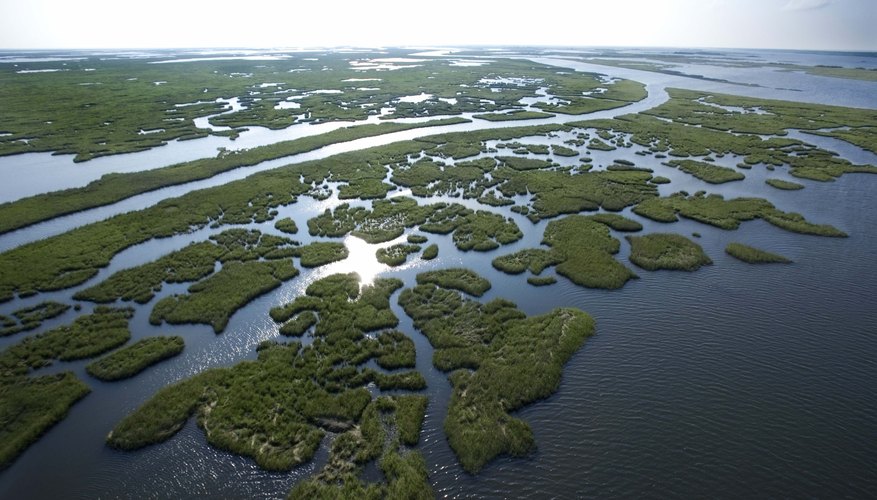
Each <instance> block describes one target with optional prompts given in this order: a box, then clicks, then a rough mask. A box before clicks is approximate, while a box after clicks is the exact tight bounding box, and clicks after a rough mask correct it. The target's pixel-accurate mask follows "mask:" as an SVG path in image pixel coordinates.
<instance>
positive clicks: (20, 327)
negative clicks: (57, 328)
mask: <svg viewBox="0 0 877 500" xmlns="http://www.w3.org/2000/svg"><path fill="white" fill-rule="evenodd" d="M69 309H70V306H69V305H67V304H60V303H58V302H54V301H51V300H48V301H45V302H40V303H39V304H37V305H35V306H30V307H25V308H22V309H19V310H17V311H15V312H13V313H12V316H4V315H0V337H5V336H7V335H13V334H16V333H18V332H26V331H29V330H34V329H36V328H39V327H40V325H42V324H43V321H45V320H48V319H52V318H57V317H58V316H60V315H62V314H64V313H65V312H67V311H68V310H69Z"/></svg>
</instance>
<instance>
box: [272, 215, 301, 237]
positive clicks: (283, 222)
mask: <svg viewBox="0 0 877 500" xmlns="http://www.w3.org/2000/svg"><path fill="white" fill-rule="evenodd" d="M274 228H275V229H277V230H278V231H282V232H284V233H286V234H295V233H297V232H298V226H296V225H295V221H294V220H292V219H290V218H289V217H286V218H283V219H280V220H278V221H276V222H275V223H274Z"/></svg>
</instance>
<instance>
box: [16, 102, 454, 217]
mask: <svg viewBox="0 0 877 500" xmlns="http://www.w3.org/2000/svg"><path fill="white" fill-rule="evenodd" d="M466 122H468V120H465V119H463V118H448V119H443V120H432V121H428V122H424V123H416V124H401V123H381V124H369V125H359V126H355V127H345V128H341V129H338V130H334V131H331V132H327V133H325V134H320V135H315V136H310V137H303V138H300V139H294V140H290V141H281V142H277V143H274V144H270V145H266V146H259V147H255V148H251V149H244V150H240V151H225V152H220V153H219V154H218V155H217V156H216V157H214V158H204V159H200V160H193V161H189V162H185V163H178V164H176V165H171V166H168V167H163V168H158V169H153V170H145V171H141V172H131V173H113V174H106V175H104V176H103V177H101V178H100V179H99V180H96V181H93V182H91V183H89V184H88V185H87V186H85V187H81V188H71V189H65V190H62V191H55V192H51V193H46V194H40V195H36V196H31V197H28V198H23V199H21V200H17V201H14V202H8V203H3V204H0V234H2V233H5V232H9V231H12V230H15V229H19V228H22V227H25V226H28V225H31V224H35V223H37V222H41V221H45V220H49V219H52V218H55V217H59V216H61V215H66V214H70V213H74V212H78V211H81V210H87V209H90V208H95V207H99V206H103V205H109V204H112V203H115V202H118V201H121V200H123V199H125V198H129V197H131V196H134V195H137V194H141V193H145V192H148V191H153V190H156V189H160V188H163V187H168V186H173V185H177V184H185V183H187V182H193V181H197V180H201V179H207V178H209V177H212V176H214V175H216V174H219V173H222V172H226V171H228V170H233V169H236V168H240V167H248V166H252V165H256V164H258V163H261V162H263V161H268V160H274V159H277V158H282V157H284V156H291V155H295V154H300V153H306V152H308V151H313V150H316V149H319V148H321V147H324V146H328V145H330V144H337V143H340V142H347V141H352V140H355V139H361V138H364V137H374V136H377V135H383V134H389V133H392V132H400V131H403V130H410V129H414V128H422V127H433V126H442V125H451V124H455V123H466Z"/></svg>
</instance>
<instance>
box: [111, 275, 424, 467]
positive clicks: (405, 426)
mask: <svg viewBox="0 0 877 500" xmlns="http://www.w3.org/2000/svg"><path fill="white" fill-rule="evenodd" d="M400 286H401V282H399V281H398V280H381V279H379V280H376V281H375V283H374V285H372V286H367V287H363V288H362V289H360V287H359V281H358V278H357V277H356V275H333V276H330V277H328V278H324V279H322V280H319V281H317V282H314V283H312V284H311V285H310V286H309V287H308V289H307V291H306V295H303V296H301V297H298V298H297V299H296V300H295V301H293V302H292V303H291V304H287V305H285V306H282V307H279V308H275V309H274V310H272V312H271V315H272V317H273V318H274V319H275V320H276V321H286V320H288V319H289V318H290V317H292V316H293V315H295V314H298V313H300V312H303V311H312V312H314V313H315V316H316V317H317V318H318V322H317V324H316V328H315V330H314V336H315V338H314V340H313V342H312V343H311V344H309V345H307V346H302V345H301V344H300V343H297V342H293V343H290V344H285V345H282V344H278V343H276V342H273V341H266V342H263V343H262V344H261V345H260V346H259V348H258V359H257V360H255V361H245V362H242V363H239V364H237V365H235V366H233V367H231V368H222V369H213V370H209V371H206V372H203V373H201V374H199V375H196V376H195V377H192V378H190V379H187V380H184V381H182V382H180V383H177V384H175V385H173V386H170V387H167V388H165V389H162V390H161V391H159V392H158V393H157V394H156V395H155V396H153V398H152V399H150V400H149V401H147V402H146V403H145V404H144V405H143V406H141V407H140V408H139V409H137V410H136V411H135V412H134V413H132V414H131V415H129V416H127V417H126V418H125V419H124V420H122V421H121V422H120V423H119V424H118V425H117V426H116V427H115V428H114V429H113V431H112V432H111V433H110V435H109V436H108V438H107V442H108V443H109V444H110V445H111V446H113V447H115V448H119V449H125V450H132V449H138V448H142V447H144V446H147V445H149V444H151V443H157V442H161V441H164V440H166V439H168V438H170V437H171V436H173V435H174V434H175V433H176V432H177V431H178V430H179V429H180V428H182V426H183V425H184V424H185V422H186V421H187V420H188V419H189V418H190V417H192V416H195V417H196V419H197V422H198V426H199V427H200V428H201V429H203V430H204V432H205V435H206V438H207V441H208V442H209V443H210V444H211V445H213V446H216V447H218V448H220V449H224V450H227V451H230V452H232V453H237V454H240V455H244V456H248V457H251V458H253V459H254V460H255V461H256V463H258V464H259V466H260V467H263V468H265V469H268V470H277V471H281V470H289V469H291V468H292V467H294V466H296V465H298V464H301V463H305V462H307V461H309V460H311V458H312V457H313V455H314V453H315V452H316V450H317V448H318V447H319V444H320V442H321V440H322V438H323V436H324V435H325V432H326V431H331V432H341V431H353V432H352V434H356V431H357V430H359V432H360V433H362V434H364V435H369V436H374V434H370V433H372V432H380V431H379V429H376V428H375V423H376V422H375V420H374V417H375V415H374V414H372V413H371V410H369V411H366V410H367V408H369V407H370V405H372V404H374V403H373V398H372V396H371V395H370V393H369V391H368V390H367V389H366V386H367V385H368V384H369V383H374V384H376V385H377V386H378V387H379V388H380V389H382V390H391V389H409V390H410V389H415V390H416V389H420V388H422V387H423V386H424V384H425V381H424V380H423V377H422V376H420V374H418V373H417V372H410V371H409V372H391V373H383V372H378V371H375V370H373V369H371V368H363V367H362V365H363V364H365V363H366V362H367V361H368V360H370V359H376V358H382V359H385V362H384V364H385V365H387V366H401V365H406V366H413V364H414V348H413V342H411V340H410V339H407V337H405V336H404V335H401V334H398V332H397V333H392V332H388V333H384V334H380V335H377V336H369V335H366V332H369V331H374V330H379V329H382V328H387V327H392V326H394V325H395V324H396V323H398V319H396V317H395V316H394V315H393V313H392V312H391V311H390V307H389V297H390V295H391V294H392V293H393V292H394V291H395V290H396V289H398V288H399V287H400ZM385 335H388V336H389V337H387V338H384V336H385ZM406 341H407V342H406ZM409 404H410V405H412V406H413V407H409ZM397 405H399V406H397V412H398V413H397V415H398V416H397V422H398V424H397V426H398V428H399V429H400V430H399V435H400V436H404V439H406V440H408V441H410V440H413V439H415V437H414V436H413V434H417V430H418V429H419V422H420V421H421V419H422V416H418V415H417V411H418V408H420V405H418V404H415V403H407V402H405V403H397ZM401 407H404V409H401ZM375 409H377V408H375ZM377 423H380V420H378V421H377ZM415 427H416V428H415ZM339 436H340V434H339ZM336 439H337V438H336ZM345 439H348V438H345ZM357 442H358V441H357ZM365 442H367V443H370V444H369V445H368V446H365V445H363V447H358V446H356V447H355V448H357V450H360V451H361V452H362V453H363V455H362V456H363V457H365V456H369V457H372V458H371V459H373V457H374V456H377V455H371V454H372V453H380V450H381V449H382V448H381V446H380V445H382V444H383V443H384V438H383V437H380V438H374V440H372V439H368V440H367V441H364V442H363V443H365ZM376 443H377V445H376ZM375 445H376V447H377V451H376V452H375V451H374V449H373V448H371V446H375Z"/></svg>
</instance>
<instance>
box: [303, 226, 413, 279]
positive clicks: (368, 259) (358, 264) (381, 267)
mask: <svg viewBox="0 0 877 500" xmlns="http://www.w3.org/2000/svg"><path fill="white" fill-rule="evenodd" d="M398 239H399V238H397V240H398ZM396 242H397V241H396V240H393V241H388V242H386V243H381V244H378V245H370V244H368V243H366V242H365V241H363V240H361V239H359V238H357V237H355V236H347V237H346V238H344V246H346V247H347V250H348V251H349V252H350V256H349V257H347V258H346V259H344V260H342V261H340V262H334V263H332V264H329V265H328V266H324V267H323V268H321V272H320V273H319V277H318V278H317V279H319V278H323V277H325V276H329V275H332V274H338V273H356V274H358V275H359V279H360V282H359V285H360V287H363V286H367V285H371V284H372V283H374V281H375V279H376V278H377V277H378V275H380V274H381V273H384V272H386V271H388V270H389V269H390V266H387V265H386V264H381V263H380V262H378V258H377V256H375V252H377V250H378V248H384V247H388V246H390V245H393V244H394V243H396Z"/></svg>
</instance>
